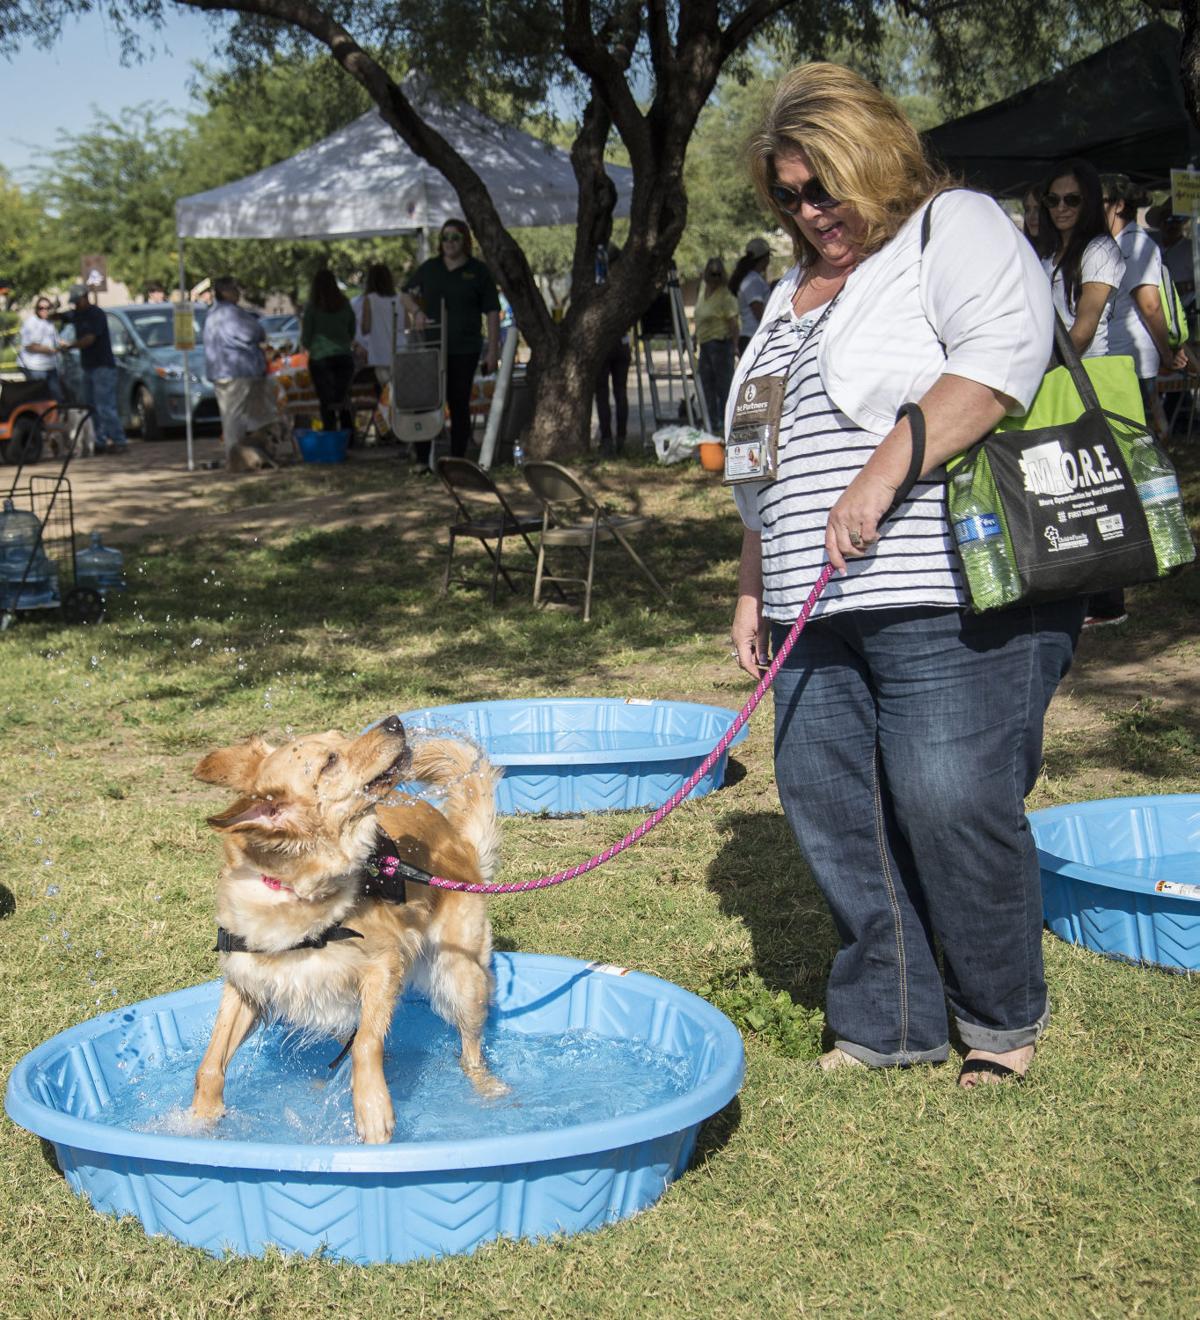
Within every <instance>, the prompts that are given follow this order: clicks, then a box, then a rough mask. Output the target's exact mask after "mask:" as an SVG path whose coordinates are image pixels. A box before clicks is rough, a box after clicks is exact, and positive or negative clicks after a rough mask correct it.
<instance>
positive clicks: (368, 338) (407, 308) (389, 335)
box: [350, 262, 421, 390]
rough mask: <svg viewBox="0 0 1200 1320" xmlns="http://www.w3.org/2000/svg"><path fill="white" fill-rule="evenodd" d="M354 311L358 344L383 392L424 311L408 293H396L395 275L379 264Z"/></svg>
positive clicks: (353, 301)
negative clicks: (398, 354) (410, 331)
mask: <svg viewBox="0 0 1200 1320" xmlns="http://www.w3.org/2000/svg"><path fill="white" fill-rule="evenodd" d="M350 306H351V307H352V308H353V309H354V320H355V326H356V330H355V340H354V342H355V343H356V344H358V345H359V347H360V348H361V350H362V351H363V352H364V353H365V355H366V363H367V366H369V367H371V368H372V369H373V370H374V372H375V381H376V384H377V385H378V386H379V389H380V390H382V388H383V386H385V385H388V384H390V383H391V379H392V362H393V360H394V358H395V356H396V350H397V349H399V348H403V347H404V344H405V340H406V339H407V337H408V322H409V320H411V319H412V318H414V317H415V316H416V314H417V313H418V312H419V311H420V310H421V309H420V308H419V307H418V306H417V302H416V299H415V298H413V296H412V295H411V294H408V293H399V294H398V293H397V292H396V285H395V282H394V280H393V279H392V272H391V271H390V270H388V268H387V267H386V266H385V265H383V263H382V262H376V263H375V264H374V265H373V266H371V267H369V269H368V270H367V282H366V285H365V287H364V289H363V291H362V293H360V294H359V295H358V297H357V298H352V299H351V300H350Z"/></svg>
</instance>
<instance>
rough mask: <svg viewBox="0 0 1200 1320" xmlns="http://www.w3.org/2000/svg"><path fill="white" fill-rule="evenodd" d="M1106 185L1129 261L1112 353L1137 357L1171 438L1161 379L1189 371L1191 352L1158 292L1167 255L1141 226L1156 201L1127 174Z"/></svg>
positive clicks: (1115, 232)
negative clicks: (1145, 209)
mask: <svg viewBox="0 0 1200 1320" xmlns="http://www.w3.org/2000/svg"><path fill="white" fill-rule="evenodd" d="M1103 182H1104V215H1105V218H1106V221H1107V225H1108V229H1109V232H1110V233H1111V234H1112V236H1113V238H1114V239H1115V240H1116V244H1117V247H1118V248H1119V249H1120V252H1121V255H1122V256H1123V257H1124V259H1125V272H1124V277H1123V278H1122V280H1121V281H1120V287H1119V288H1118V289H1117V297H1116V305H1115V307H1114V308H1113V323H1112V330H1111V331H1110V333H1109V341H1108V342H1109V349H1108V351H1109V352H1110V353H1114V354H1117V353H1122V354H1128V356H1130V357H1131V358H1133V364H1134V367H1135V369H1136V370H1137V374H1138V380H1139V381H1140V382H1141V386H1142V398H1143V400H1144V402H1145V404H1146V413H1147V416H1150V417H1153V419H1154V424H1155V427H1156V428H1157V429H1158V432H1159V436H1160V438H1162V439H1165V438H1166V433H1167V421H1166V416H1165V415H1164V413H1163V410H1162V404H1161V402H1160V401H1159V397H1158V389H1157V387H1156V377H1157V376H1158V373H1159V371H1182V370H1184V369H1185V368H1186V367H1187V354H1186V353H1185V352H1184V351H1183V349H1182V348H1178V349H1176V348H1172V347H1171V344H1170V341H1169V339H1168V337H1167V333H1168V332H1167V318H1166V316H1165V314H1164V313H1163V306H1162V298H1161V296H1160V294H1159V291H1158V286H1159V281H1160V280H1161V279H1162V253H1161V252H1160V251H1159V248H1158V244H1157V243H1156V242H1155V241H1154V240H1153V239H1152V238H1151V237H1150V235H1149V234H1148V233H1146V231H1145V230H1144V229H1143V228H1142V227H1141V225H1139V224H1138V222H1137V208H1138V207H1139V206H1144V205H1145V204H1146V203H1147V202H1148V201H1149V200H1150V199H1149V198H1148V197H1147V196H1146V195H1145V194H1144V193H1143V192H1142V190H1141V189H1140V188H1135V187H1134V185H1133V184H1132V183H1130V181H1129V180H1128V179H1127V178H1126V177H1125V175H1123V174H1106V175H1105V176H1104V181H1103Z"/></svg>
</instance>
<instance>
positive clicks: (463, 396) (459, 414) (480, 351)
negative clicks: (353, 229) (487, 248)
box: [408, 219, 500, 463]
mask: <svg viewBox="0 0 1200 1320" xmlns="http://www.w3.org/2000/svg"><path fill="white" fill-rule="evenodd" d="M408 288H409V292H410V293H415V294H417V295H419V297H420V298H421V301H422V304H423V311H424V318H427V319H428V320H430V321H433V322H435V323H437V322H440V321H441V320H442V319H443V318H444V319H445V322H446V406H447V408H448V409H449V410H450V452H451V454H453V455H454V457H455V458H463V457H465V456H466V452H467V448H468V446H469V445H470V442H471V385H472V384H473V382H474V380H475V370H476V368H477V367H478V366H479V360H480V356H481V355H482V357H483V374H484V375H485V376H490V375H491V374H492V373H493V372H494V371H495V370H496V365H497V363H498V362H499V360H500V299H499V297H498V296H497V293H496V281H495V280H494V279H493V278H492V272H491V271H490V270H488V268H487V267H486V266H485V265H484V264H483V262H482V261H480V260H478V258H476V257H474V256H472V254H471V231H470V229H468V228H467V224H466V221H464V220H455V219H452V220H447V221H446V223H445V224H444V225H443V226H442V231H441V237H440V251H439V253H438V255H437V256H436V257H430V258H429V260H428V261H424V262H422V263H421V265H420V266H418V267H417V269H416V271H415V272H414V273H413V276H412V279H411V281H410V283H409V286H408ZM423 323H424V321H423V320H422V324H423ZM483 323H486V326H487V341H486V344H485V342H484V337H483V335H482V334H481V333H480V326H481V324H483ZM417 328H418V329H420V328H421V327H420V325H418V327H417ZM429 448H430V446H429V444H428V443H425V444H419V445H416V446H415V449H416V457H417V461H418V462H419V463H428V461H429Z"/></svg>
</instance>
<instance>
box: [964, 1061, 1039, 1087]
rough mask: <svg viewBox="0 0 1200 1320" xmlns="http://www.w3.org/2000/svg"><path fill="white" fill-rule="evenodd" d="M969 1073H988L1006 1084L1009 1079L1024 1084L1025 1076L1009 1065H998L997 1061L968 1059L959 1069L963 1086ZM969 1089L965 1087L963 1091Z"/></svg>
mask: <svg viewBox="0 0 1200 1320" xmlns="http://www.w3.org/2000/svg"><path fill="white" fill-rule="evenodd" d="M968 1073H988V1074H989V1075H990V1076H992V1077H995V1078H997V1079H999V1080H1000V1081H1002V1082H1006V1081H1008V1080H1009V1078H1012V1079H1013V1080H1014V1081H1018V1082H1023V1081H1024V1080H1025V1074H1024V1073H1019V1072H1017V1070H1016V1069H1015V1068H1010V1067H1009V1066H1008V1064H1007V1063H997V1062H996V1060H995V1059H967V1060H965V1061H964V1062H963V1066H962V1068H961V1069H959V1073H958V1080H959V1084H960V1085H961V1084H962V1079H963V1078H964V1077H965V1076H966V1075H967V1074H968ZM969 1089H970V1088H969V1087H963V1090H969Z"/></svg>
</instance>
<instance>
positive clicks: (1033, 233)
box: [1021, 184, 1042, 252]
mask: <svg viewBox="0 0 1200 1320" xmlns="http://www.w3.org/2000/svg"><path fill="white" fill-rule="evenodd" d="M1021 209H1022V213H1023V216H1022V223H1021V232H1022V233H1023V234H1024V235H1025V237H1026V238H1027V239H1028V240H1029V245H1030V247H1032V248H1033V250H1034V251H1035V252H1037V251H1039V247H1038V235H1039V234H1040V233H1041V229H1042V225H1041V219H1042V189H1041V188H1036V187H1034V186H1033V185H1032V184H1031V185H1030V186H1029V187H1028V188H1026V189H1025V196H1024V197H1023V198H1022V199H1021Z"/></svg>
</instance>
